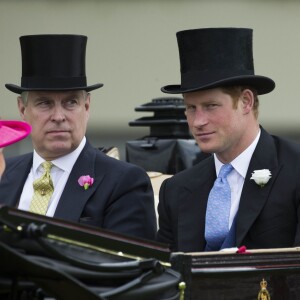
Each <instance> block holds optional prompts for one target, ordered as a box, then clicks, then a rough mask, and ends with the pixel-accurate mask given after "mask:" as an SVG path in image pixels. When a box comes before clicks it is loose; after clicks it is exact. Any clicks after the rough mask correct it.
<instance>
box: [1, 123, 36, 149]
mask: <svg viewBox="0 0 300 300" xmlns="http://www.w3.org/2000/svg"><path fill="white" fill-rule="evenodd" d="M30 132H31V126H30V125H29V124H28V123H26V122H21V121H8V120H5V121H4V120H3V121H2V120H0V148H3V147H6V146H8V145H11V144H14V143H16V142H18V141H20V140H22V139H24V138H26V137H27V136H28V135H29V134H30Z"/></svg>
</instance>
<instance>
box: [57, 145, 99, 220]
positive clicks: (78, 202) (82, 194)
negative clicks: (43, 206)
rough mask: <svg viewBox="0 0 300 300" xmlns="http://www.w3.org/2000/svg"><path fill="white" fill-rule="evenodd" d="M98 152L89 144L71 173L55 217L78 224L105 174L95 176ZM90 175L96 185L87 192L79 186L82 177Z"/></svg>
mask: <svg viewBox="0 0 300 300" xmlns="http://www.w3.org/2000/svg"><path fill="white" fill-rule="evenodd" d="M96 151H97V150H95V149H94V148H92V146H91V145H90V144H88V142H87V143H86V145H85V147H84V149H83V150H82V152H81V154H80V155H79V157H78V159H77V161H76V162H75V164H74V167H73V169H72V171H71V173H70V176H69V178H68V181H67V183H66V186H65V189H64V191H63V193H62V195H61V198H60V201H59V202H58V205H57V208H56V211H55V214H54V217H56V218H63V219H65V220H68V221H74V222H78V221H79V219H80V216H81V214H82V211H83V209H84V207H85V204H86V202H87V201H88V199H89V198H90V197H91V196H92V195H93V193H94V192H95V190H96V189H97V187H98V186H99V184H100V183H101V181H102V179H103V177H104V174H103V173H100V174H97V175H96V174H95V160H96ZM83 175H89V176H90V177H92V178H94V183H93V185H91V186H90V187H89V188H88V189H87V190H85V189H84V188H83V187H82V186H80V185H79V183H78V179H79V177H80V176H83Z"/></svg>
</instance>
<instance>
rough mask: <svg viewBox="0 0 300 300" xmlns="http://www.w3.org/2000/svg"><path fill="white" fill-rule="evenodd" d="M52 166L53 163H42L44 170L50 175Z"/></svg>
mask: <svg viewBox="0 0 300 300" xmlns="http://www.w3.org/2000/svg"><path fill="white" fill-rule="evenodd" d="M52 166H53V164H52V162H51V161H44V162H43V163H42V167H43V168H44V170H45V172H46V173H49V172H50V170H51V168H52Z"/></svg>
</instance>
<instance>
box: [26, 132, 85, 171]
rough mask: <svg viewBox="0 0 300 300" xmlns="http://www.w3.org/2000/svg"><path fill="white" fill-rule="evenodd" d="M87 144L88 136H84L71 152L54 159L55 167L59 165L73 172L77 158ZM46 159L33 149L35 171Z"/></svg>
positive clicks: (33, 167) (64, 169)
mask: <svg viewBox="0 0 300 300" xmlns="http://www.w3.org/2000/svg"><path fill="white" fill-rule="evenodd" d="M85 144H86V137H85V136H84V137H83V139H82V141H81V142H80V144H79V146H78V147H77V148H76V149H75V150H74V151H72V152H71V153H69V154H66V155H64V156H62V157H59V158H57V159H54V160H52V163H53V165H54V166H53V168H55V167H57V168H59V169H61V170H63V171H68V172H69V173H70V172H71V170H72V168H73V166H74V164H75V161H76V160H77V158H78V156H79V154H80V153H81V151H82V149H83V148H84V146H85ZM44 161H45V160H44V159H43V158H42V157H41V156H40V155H39V154H38V153H37V152H36V151H35V150H34V151H33V163H32V169H33V172H34V173H36V172H37V171H38V168H39V166H40V165H41V164H42V163H43V162H44Z"/></svg>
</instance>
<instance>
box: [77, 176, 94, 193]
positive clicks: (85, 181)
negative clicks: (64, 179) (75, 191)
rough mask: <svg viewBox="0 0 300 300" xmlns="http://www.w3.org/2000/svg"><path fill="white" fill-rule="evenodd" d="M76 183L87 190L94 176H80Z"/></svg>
mask: <svg viewBox="0 0 300 300" xmlns="http://www.w3.org/2000/svg"><path fill="white" fill-rule="evenodd" d="M78 183H79V184H80V185H81V186H83V187H84V189H85V190H87V189H88V188H89V187H90V186H91V185H93V183H94V178H92V177H90V175H85V176H80V177H79V179H78Z"/></svg>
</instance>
